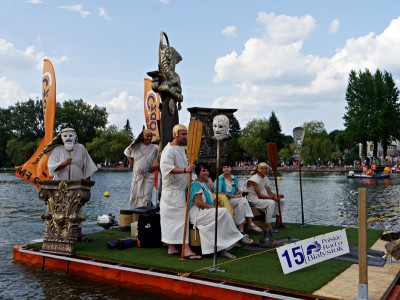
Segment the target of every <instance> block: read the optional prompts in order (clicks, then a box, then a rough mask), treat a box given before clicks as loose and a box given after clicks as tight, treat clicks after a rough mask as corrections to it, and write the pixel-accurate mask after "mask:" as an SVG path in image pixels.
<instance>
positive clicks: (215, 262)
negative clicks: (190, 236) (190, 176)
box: [208, 140, 225, 272]
mask: <svg viewBox="0 0 400 300" xmlns="http://www.w3.org/2000/svg"><path fill="white" fill-rule="evenodd" d="M215 169H216V174H217V175H216V178H217V184H216V189H217V192H216V194H215V201H214V205H215V232H214V259H213V267H212V268H211V269H209V270H208V271H209V272H225V270H222V269H220V268H218V267H217V237H218V174H219V140H217V166H216V168H215Z"/></svg>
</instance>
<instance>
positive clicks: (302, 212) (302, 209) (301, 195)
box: [299, 155, 306, 227]
mask: <svg viewBox="0 0 400 300" xmlns="http://www.w3.org/2000/svg"><path fill="white" fill-rule="evenodd" d="M299 176H300V200H301V226H302V227H304V226H306V225H305V224H304V207H303V184H302V182H301V155H300V156H299Z"/></svg>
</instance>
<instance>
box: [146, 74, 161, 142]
mask: <svg viewBox="0 0 400 300" xmlns="http://www.w3.org/2000/svg"><path fill="white" fill-rule="evenodd" d="M160 102H161V98H160V95H159V94H157V93H155V92H154V91H153V90H152V89H151V79H149V78H145V79H144V119H145V121H146V127H147V128H148V129H150V130H151V131H153V134H154V135H153V141H158V140H160V131H159V128H158V125H159V122H160V107H159V106H160Z"/></svg>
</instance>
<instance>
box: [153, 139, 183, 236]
mask: <svg viewBox="0 0 400 300" xmlns="http://www.w3.org/2000/svg"><path fill="white" fill-rule="evenodd" d="M187 165H188V162H187V158H186V154H185V150H184V149H183V147H181V146H172V145H171V144H170V143H168V144H167V145H166V146H165V148H164V149H163V151H162V153H161V160H160V170H161V176H162V193H161V200H160V217H161V236H162V238H161V240H162V241H163V242H164V243H167V244H182V241H183V231H184V227H185V226H184V225H185V215H186V188H187V185H188V181H189V174H185V173H183V174H172V173H171V171H172V169H174V168H175V167H178V168H185V167H187ZM187 224H188V225H189V222H187ZM188 227H189V226H188ZM186 230H187V231H186V232H187V233H188V234H186V243H189V231H188V228H187V229H186Z"/></svg>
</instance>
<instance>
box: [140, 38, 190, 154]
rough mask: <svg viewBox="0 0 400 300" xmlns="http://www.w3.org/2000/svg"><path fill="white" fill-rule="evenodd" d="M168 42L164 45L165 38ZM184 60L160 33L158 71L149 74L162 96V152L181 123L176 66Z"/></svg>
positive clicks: (152, 86) (179, 86)
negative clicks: (174, 128) (173, 129)
mask: <svg viewBox="0 0 400 300" xmlns="http://www.w3.org/2000/svg"><path fill="white" fill-rule="evenodd" d="M164 37H165V40H166V42H167V44H166V45H164V44H163V38H164ZM181 60H182V56H181V55H180V54H179V52H178V51H176V50H175V49H174V48H173V47H170V45H169V40H168V36H167V34H166V33H165V32H161V33H160V45H159V51H158V71H151V72H147V74H148V75H149V76H151V78H152V80H151V82H152V83H151V88H152V89H153V91H154V92H156V93H159V94H160V96H161V104H160V111H161V118H160V119H161V120H160V137H161V142H160V144H159V147H160V151H161V150H162V149H163V148H164V147H165V145H166V144H167V143H168V142H169V141H170V140H171V138H172V128H173V127H174V126H175V125H176V124H178V123H179V115H178V110H181V108H182V101H183V96H182V85H181V79H180V77H179V75H178V74H177V73H176V72H175V66H176V64H178V63H179V62H180V61H181Z"/></svg>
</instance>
